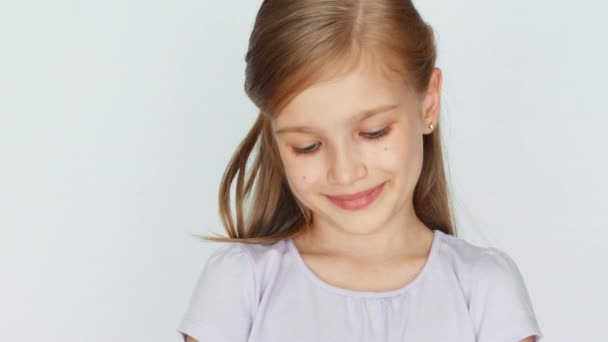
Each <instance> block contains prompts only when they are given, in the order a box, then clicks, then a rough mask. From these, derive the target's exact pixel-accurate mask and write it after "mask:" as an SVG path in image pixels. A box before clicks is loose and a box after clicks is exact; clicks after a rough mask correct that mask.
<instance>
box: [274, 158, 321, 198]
mask: <svg viewBox="0 0 608 342" xmlns="http://www.w3.org/2000/svg"><path fill="white" fill-rule="evenodd" d="M303 158H306V157H303ZM295 159H297V158H296V157H292V158H287V160H284V161H283V164H284V165H285V173H286V175H287V181H288V183H289V187H290V188H291V191H292V192H293V193H294V194H295V195H296V196H298V197H303V196H305V195H306V194H307V193H309V192H311V191H312V189H313V188H314V184H315V183H316V180H317V179H318V178H319V177H320V176H321V174H322V168H321V167H320V166H318V165H316V164H315V163H314V162H311V161H300V160H295Z"/></svg>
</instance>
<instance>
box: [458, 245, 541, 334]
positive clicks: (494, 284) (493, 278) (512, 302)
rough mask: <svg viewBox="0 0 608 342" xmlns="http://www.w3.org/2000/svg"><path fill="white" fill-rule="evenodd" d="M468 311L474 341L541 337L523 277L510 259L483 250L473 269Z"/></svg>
mask: <svg viewBox="0 0 608 342" xmlns="http://www.w3.org/2000/svg"><path fill="white" fill-rule="evenodd" d="M473 275H474V278H473V279H474V283H473V285H472V286H473V288H472V291H471V297H470V302H469V310H470V313H471V317H472V320H473V323H474V325H475V329H476V333H477V342H519V341H521V340H522V339H524V338H526V337H528V336H535V337H536V341H540V340H541V338H542V332H541V330H540V327H539V325H538V322H537V320H536V317H535V314H534V309H533V306H532V302H531V300H530V296H529V294H528V290H527V288H526V285H525V283H524V279H523V276H522V274H521V272H520V270H519V268H518V267H517V265H516V264H515V262H514V261H513V259H512V258H511V257H510V256H509V255H508V254H506V253H505V252H503V251H502V250H500V249H497V248H493V247H489V248H487V249H486V250H485V251H484V253H483V255H482V256H481V257H480V259H479V260H477V261H476V263H475V265H474V267H473Z"/></svg>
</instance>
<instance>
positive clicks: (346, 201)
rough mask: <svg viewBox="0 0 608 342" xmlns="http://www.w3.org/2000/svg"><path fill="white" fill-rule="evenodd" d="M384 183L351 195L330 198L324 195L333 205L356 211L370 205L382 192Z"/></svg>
mask: <svg viewBox="0 0 608 342" xmlns="http://www.w3.org/2000/svg"><path fill="white" fill-rule="evenodd" d="M383 188H384V183H382V184H380V185H378V186H376V187H374V188H372V189H369V190H365V191H361V192H358V193H356V194H352V195H344V196H330V195H326V196H327V198H329V199H330V200H331V201H332V202H333V203H334V204H336V205H338V206H339V207H341V208H342V209H347V210H357V209H362V208H365V207H367V206H368V205H369V204H371V203H372V202H373V201H374V200H375V199H376V198H377V197H378V195H379V194H380V192H382V189H383Z"/></svg>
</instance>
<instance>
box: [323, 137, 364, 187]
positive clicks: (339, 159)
mask: <svg viewBox="0 0 608 342" xmlns="http://www.w3.org/2000/svg"><path fill="white" fill-rule="evenodd" d="M328 156H329V158H330V160H329V169H328V175H327V178H328V179H329V182H330V183H333V184H338V185H350V184H353V183H356V182H357V181H358V180H359V179H361V178H365V177H367V167H366V166H365V163H364V162H363V160H362V158H361V153H360V152H359V151H357V149H356V148H354V147H352V146H347V147H346V148H343V149H340V150H334V153H330V154H329V155H328Z"/></svg>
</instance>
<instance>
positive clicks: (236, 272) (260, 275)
mask: <svg viewBox="0 0 608 342" xmlns="http://www.w3.org/2000/svg"><path fill="white" fill-rule="evenodd" d="M286 250H287V242H286V240H281V241H278V242H275V243H272V244H261V243H246V242H225V243H224V244H223V245H221V246H220V247H218V248H217V249H216V250H215V251H214V252H212V254H211V255H210V256H209V258H208V260H207V263H206V265H205V269H206V270H207V272H209V273H210V274H211V273H212V274H217V276H218V277H220V278H226V277H228V278H229V279H227V280H228V281H231V280H236V279H234V278H236V277H238V278H240V279H239V281H240V283H241V284H242V285H245V284H251V285H252V286H251V287H252V288H253V291H254V292H255V293H256V294H257V292H258V291H259V290H260V289H261V288H263V287H264V284H265V283H267V282H268V281H269V280H270V278H271V277H273V276H274V273H275V271H276V269H277V268H279V267H280V263H281V260H282V257H283V255H284V254H285V253H286Z"/></svg>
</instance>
